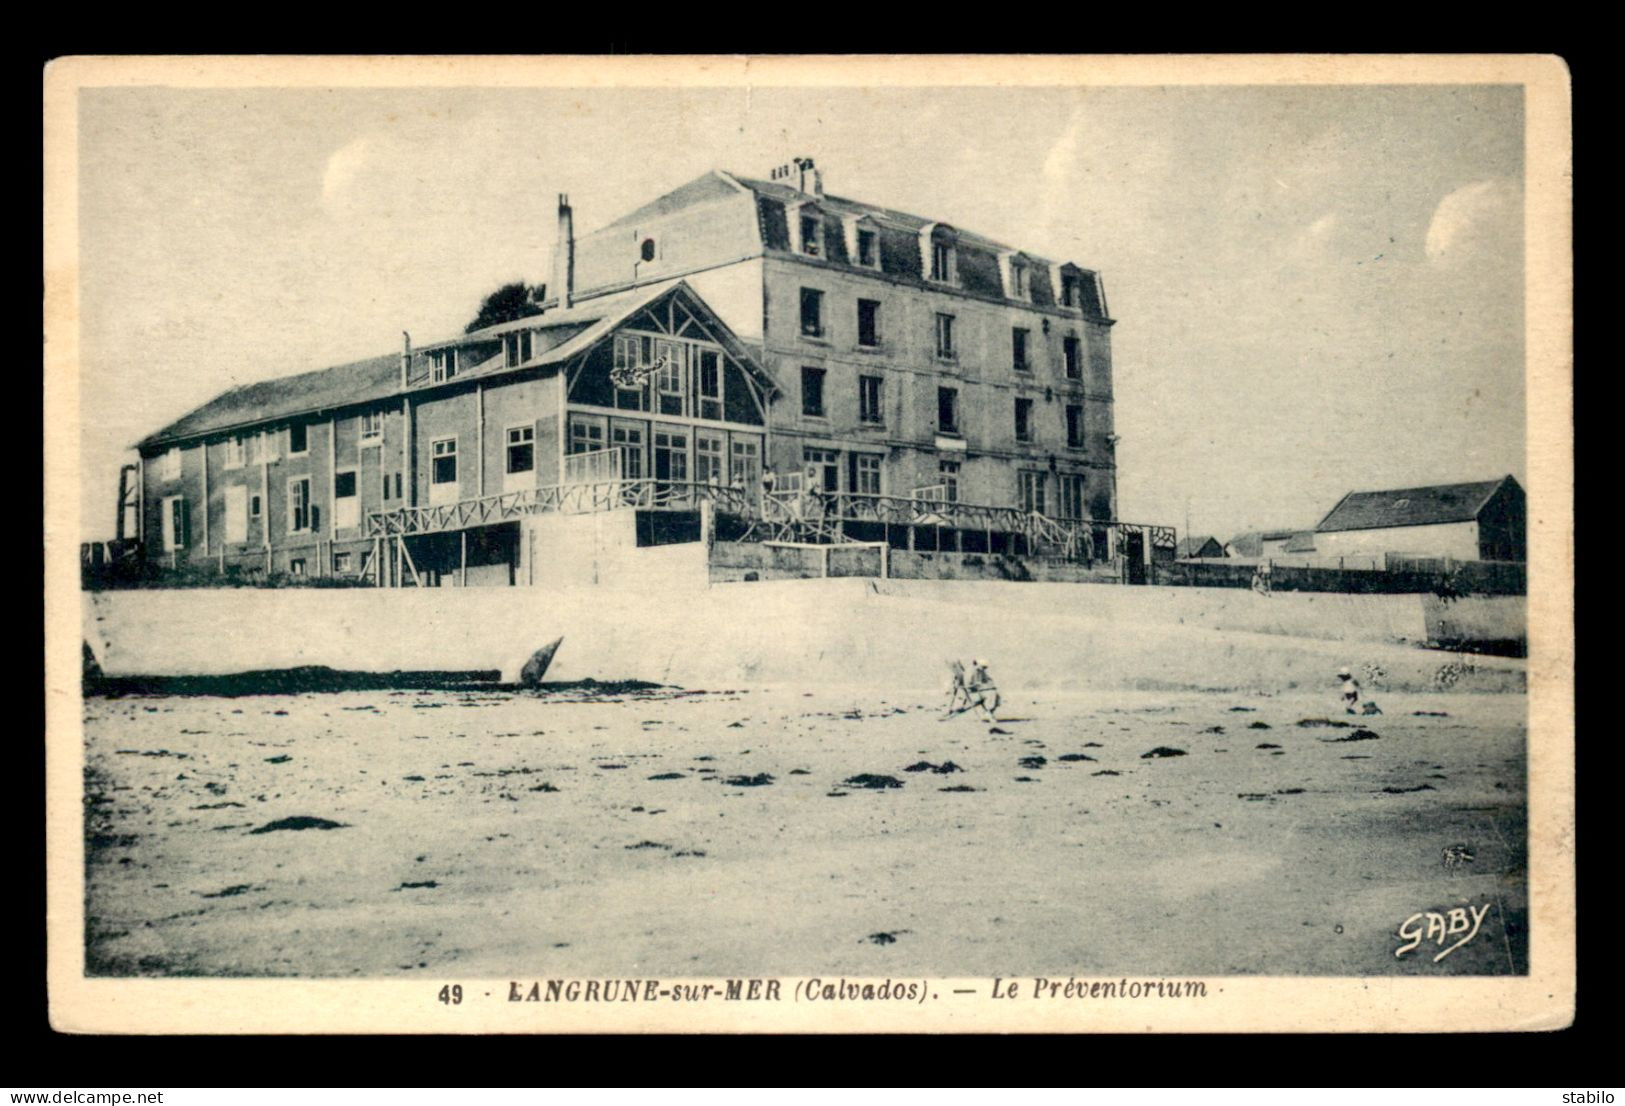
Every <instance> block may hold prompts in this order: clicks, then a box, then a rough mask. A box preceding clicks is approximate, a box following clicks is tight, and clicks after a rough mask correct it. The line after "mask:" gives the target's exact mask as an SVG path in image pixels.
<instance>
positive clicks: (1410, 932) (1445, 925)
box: [1394, 903, 1490, 964]
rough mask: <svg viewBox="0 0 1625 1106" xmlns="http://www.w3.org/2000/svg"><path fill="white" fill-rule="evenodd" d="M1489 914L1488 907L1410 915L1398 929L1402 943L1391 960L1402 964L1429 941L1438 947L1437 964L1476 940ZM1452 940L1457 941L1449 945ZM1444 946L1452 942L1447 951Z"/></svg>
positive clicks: (1431, 911)
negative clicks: (1410, 953) (1407, 955)
mask: <svg viewBox="0 0 1625 1106" xmlns="http://www.w3.org/2000/svg"><path fill="white" fill-rule="evenodd" d="M1489 912H1490V904H1489V903H1485V904H1484V905H1483V906H1469V907H1467V908H1466V909H1465V910H1464V909H1462V908H1461V907H1459V906H1458V907H1454V908H1452V909H1451V910H1448V911H1446V912H1445V913H1443V914H1441V913H1439V912H1438V911H1436V910H1426V911H1422V912H1421V913H1417V914H1412V915H1411V916H1410V917H1409V918H1406V919H1405V920H1404V921H1403V922H1401V923H1400V925H1399V933H1398V935H1397V936H1398V937H1399V938H1400V939H1401V940H1402V941H1404V942H1405V944H1403V945H1400V946H1399V947H1398V948H1397V949H1395V950H1394V956H1395V957H1396V958H1398V959H1401V960H1403V959H1404V958H1405V954H1406V953H1408V952H1415V951H1416V950H1417V949H1418V948H1420V947H1421V945H1422V942H1424V941H1432V942H1434V943H1435V944H1436V945H1437V946H1438V947H1439V950H1440V951H1439V954H1438V955H1437V956H1435V957H1434V958H1433V962H1434V963H1435V964H1437V963H1438V962H1439V961H1441V960H1443V959H1444V958H1445V957H1447V956H1449V955H1450V954H1451V953H1453V952H1455V951H1456V950H1457V949H1459V948H1461V946H1463V945H1465V944H1467V942H1469V941H1471V940H1472V939H1473V938H1474V937H1477V936H1478V929H1479V927H1480V926H1481V925H1483V924H1484V915H1486V914H1488V913H1489ZM1451 938H1456V940H1455V941H1454V942H1451ZM1446 942H1451V943H1450V944H1449V946H1448V947H1446Z"/></svg>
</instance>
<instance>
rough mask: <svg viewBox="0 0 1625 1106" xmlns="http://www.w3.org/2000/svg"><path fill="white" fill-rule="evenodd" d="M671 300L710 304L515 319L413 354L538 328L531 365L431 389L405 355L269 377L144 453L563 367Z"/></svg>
mask: <svg viewBox="0 0 1625 1106" xmlns="http://www.w3.org/2000/svg"><path fill="white" fill-rule="evenodd" d="M668 295H686V297H687V298H688V299H689V300H690V301H692V302H693V303H694V304H695V305H698V306H701V307H704V301H703V300H701V299H700V298H699V296H698V295H697V294H696V293H695V292H694V290H693V289H692V288H690V287H689V286H688V285H687V284H686V283H685V282H683V281H677V282H676V283H675V284H667V285H656V286H651V287H646V288H637V289H633V290H631V291H628V292H621V293H618V294H615V295H609V296H601V297H599V298H597V299H592V300H587V301H585V302H583V303H580V304H577V305H575V306H573V307H569V308H564V309H554V310H550V311H547V312H545V313H543V314H541V315H531V316H528V317H526V318H523V319H516V320H514V321H513V322H508V323H499V324H497V325H496V326H490V327H486V328H484V329H482V330H476V331H474V332H473V333H471V334H460V335H457V336H456V337H454V338H446V339H442V340H440V341H437V342H430V343H429V344H427V345H424V346H419V347H417V348H415V349H414V350H413V353H414V354H422V353H425V352H427V351H431V350H438V349H446V348H448V347H452V346H463V345H471V344H476V343H480V342H487V343H489V342H491V341H492V340H493V339H496V338H500V337H501V336H502V335H504V334H507V333H509V332H510V331H515V330H527V329H528V330H534V331H537V332H539V334H538V339H537V340H536V341H534V342H533V343H532V350H531V357H530V360H528V361H525V362H523V363H521V364H519V365H514V366H509V365H506V364H505V363H503V362H502V361H501V360H500V358H497V359H492V361H491V362H489V363H490V364H491V365H492V367H491V368H488V369H482V370H480V371H472V372H463V373H459V374H458V375H457V377H456V378H455V379H454V380H452V381H449V382H443V383H437V384H428V383H426V382H424V381H423V380H421V379H419V380H415V381H413V382H412V383H411V384H409V385H408V386H407V387H406V388H402V387H401V355H400V354H399V353H390V354H385V355H383V356H380V357H372V358H369V359H367V360H365V361H356V362H352V363H350V364H347V365H336V366H334V367H333V368H329V369H317V370H315V371H314V372H307V373H299V374H297V375H295V376H284V377H279V378H277V379H275V380H262V381H259V382H258V383H255V384H244V385H241V386H240V387H236V388H232V389H230V390H229V391H226V392H223V393H221V394H220V395H218V396H216V397H215V398H214V399H212V400H210V401H209V402H208V403H205V404H204V405H203V406H202V407H199V408H197V409H196V410H193V411H191V412H189V413H187V414H185V415H183V416H181V417H180V418H179V419H177V420H175V421H174V422H172V423H170V424H169V425H168V426H166V427H164V428H163V429H162V430H159V431H158V432H156V433H154V434H151V435H148V436H147V437H146V438H143V439H142V440H141V442H140V443H138V446H137V448H142V449H144V448H148V447H151V446H157V445H162V444H164V443H166V442H174V441H180V440H184V439H187V438H194V437H197V436H198V435H201V434H216V433H219V432H221V431H224V430H230V429H232V428H234V427H240V426H249V425H254V424H258V423H264V422H269V421H271V420H275V419H286V418H292V417H294V416H298V415H307V414H313V413H315V412H317V411H328V410H333V409H335V408H339V407H352V406H355V405H357V404H364V403H373V402H377V401H379V400H384V399H388V398H390V397H393V396H399V395H403V394H406V393H417V392H420V391H423V390H425V389H426V388H429V387H443V386H448V385H449V386H453V387H455V386H457V385H459V384H461V383H463V382H465V381H467V380H471V379H486V378H489V377H492V376H498V375H501V374H503V373H507V372H518V371H522V370H526V369H535V368H541V367H546V366H550V365H556V364H559V363H562V362H564V361H567V360H569V359H570V358H572V357H574V356H575V355H576V354H578V353H580V352H582V351H583V350H586V349H589V348H591V347H592V346H593V345H595V344H596V343H597V342H599V341H601V340H602V339H603V338H605V337H606V336H607V335H608V334H609V332H610V331H611V330H613V329H614V328H615V327H617V326H619V325H620V324H621V323H622V322H624V321H625V320H626V319H627V318H629V317H630V316H632V315H633V314H634V313H636V312H637V311H640V310H642V309H643V308H645V307H648V306H651V305H652V304H654V303H656V302H658V301H659V300H661V299H663V298H665V297H666V296H668ZM708 314H709V315H710V318H711V320H712V322H713V324H714V330H715V333H716V335H717V337H718V339H719V340H720V341H721V342H722V345H723V347H724V348H725V349H726V350H727V351H728V353H729V354H730V355H731V356H732V357H733V358H734V359H735V360H737V361H739V362H740V363H741V364H742V365H744V366H745V368H746V371H747V372H751V373H752V374H753V375H754V376H756V377H757V378H758V379H759V380H761V381H762V383H763V384H764V386H766V387H767V388H768V389H769V390H770V391H776V390H777V389H776V388H775V387H774V386H773V383H772V379H771V378H770V377H768V376H767V375H766V374H765V373H764V372H762V370H761V367H760V364H759V361H758V359H757V355H756V354H755V353H754V352H753V351H752V350H751V349H750V348H749V347H747V346H746V345H745V344H744V343H742V342H741V341H740V340H739V339H738V338H736V337H735V336H734V335H733V332H732V331H730V330H728V328H727V326H726V324H724V323H722V321H721V320H720V319H718V318H717V317H716V316H715V313H712V312H709V311H708Z"/></svg>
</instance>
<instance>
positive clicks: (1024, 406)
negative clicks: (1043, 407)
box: [1016, 399, 1033, 442]
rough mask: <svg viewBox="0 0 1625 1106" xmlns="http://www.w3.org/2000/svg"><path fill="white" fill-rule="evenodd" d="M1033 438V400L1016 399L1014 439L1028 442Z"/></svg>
mask: <svg viewBox="0 0 1625 1106" xmlns="http://www.w3.org/2000/svg"><path fill="white" fill-rule="evenodd" d="M1032 440H1033V401H1032V400H1030V399H1017V400H1016V441H1018V442H1030V441H1032Z"/></svg>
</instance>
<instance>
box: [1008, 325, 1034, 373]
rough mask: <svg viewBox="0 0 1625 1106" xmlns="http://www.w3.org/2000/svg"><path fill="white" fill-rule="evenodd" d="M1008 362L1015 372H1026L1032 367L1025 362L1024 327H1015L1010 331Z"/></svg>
mask: <svg viewBox="0 0 1625 1106" xmlns="http://www.w3.org/2000/svg"><path fill="white" fill-rule="evenodd" d="M1010 363H1011V365H1013V366H1014V367H1015V370H1016V371H1017V372H1022V373H1024V372H1026V371H1028V370H1029V369H1031V368H1032V366H1031V365H1029V364H1028V363H1027V330H1026V328H1025V327H1019V326H1018V327H1015V328H1014V329H1012V330H1011V331H1010Z"/></svg>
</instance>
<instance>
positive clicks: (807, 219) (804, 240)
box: [801, 215, 824, 257]
mask: <svg viewBox="0 0 1625 1106" xmlns="http://www.w3.org/2000/svg"><path fill="white" fill-rule="evenodd" d="M823 229H824V227H823V223H822V222H821V221H820V220H819V219H817V218H815V217H814V216H811V215H803V216H802V217H801V252H802V253H804V254H809V255H811V256H813V257H817V256H818V254H819V252H820V251H819V245H820V243H819V239H820V237H822V235H821V232H822V231H823Z"/></svg>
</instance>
